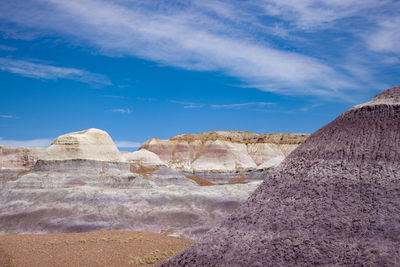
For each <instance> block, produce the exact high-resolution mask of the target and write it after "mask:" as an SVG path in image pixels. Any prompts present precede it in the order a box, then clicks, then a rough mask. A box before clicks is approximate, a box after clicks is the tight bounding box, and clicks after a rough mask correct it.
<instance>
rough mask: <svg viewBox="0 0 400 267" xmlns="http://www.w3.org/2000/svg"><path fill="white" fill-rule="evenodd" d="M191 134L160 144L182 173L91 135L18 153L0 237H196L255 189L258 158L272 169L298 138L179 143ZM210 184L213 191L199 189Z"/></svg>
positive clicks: (102, 135) (1, 206)
mask: <svg viewBox="0 0 400 267" xmlns="http://www.w3.org/2000/svg"><path fill="white" fill-rule="evenodd" d="M193 136H196V135H187V136H178V137H175V139H176V140H174V141H172V142H176V145H175V148H174V147H172V146H170V145H169V143H168V144H167V147H168V148H171V147H172V149H175V152H176V151H178V150H179V149H180V147H183V151H182V154H179V153H175V152H174V153H175V154H174V155H179V157H181V161H186V162H190V161H193V162H191V163H190V164H187V166H188V168H189V171H186V170H185V169H179V168H178V169H177V168H171V167H177V166H181V165H179V164H181V163H179V164H171V161H167V162H165V161H164V160H163V159H160V154H157V153H154V152H152V151H149V150H147V149H145V148H144V147H142V148H141V149H140V150H139V151H136V152H133V153H130V152H120V151H118V148H117V147H116V146H115V144H114V142H113V141H112V139H111V137H110V136H109V135H108V134H107V133H106V132H104V131H101V130H98V129H89V130H85V131H81V132H75V133H70V134H65V135H62V136H60V137H58V138H56V139H55V140H54V141H53V143H52V144H51V146H50V147H49V148H47V149H43V150H42V153H38V154H34V155H35V156H29V155H33V154H32V153H33V152H31V150H18V149H17V150H16V151H26V152H24V153H25V154H26V153H27V155H28V156H27V157H25V158H24V157H22V159H23V160H20V159H19V160H18V164H17V165H23V164H25V165H26V166H28V167H29V168H28V169H27V171H25V172H23V173H20V175H16V176H13V177H12V178H10V177H9V176H7V177H8V178H4V179H1V180H0V183H1V184H0V233H21V232H25V233H55V232H74V231H92V230H100V229H104V230H106V229H132V230H146V231H153V232H163V233H168V234H175V235H180V234H182V235H185V236H187V237H190V238H198V237H199V236H201V235H202V234H204V233H205V232H207V231H208V230H209V229H210V228H211V227H213V226H214V225H216V224H218V223H220V222H221V221H222V220H223V218H224V217H225V216H226V215H227V214H229V213H231V212H232V211H233V210H234V209H235V208H237V207H238V206H239V204H240V203H242V202H243V201H244V200H246V198H247V197H248V196H249V195H250V193H251V192H253V190H254V189H255V188H256V187H257V186H258V185H259V184H260V183H261V181H262V178H263V175H264V174H263V170H261V169H257V166H258V165H260V164H266V163H268V162H269V161H268V160H267V161H265V160H264V159H271V160H273V161H274V164H277V162H279V161H280V160H281V157H284V156H285V155H287V153H289V151H290V150H291V149H293V147H294V146H297V145H298V142H301V141H302V140H303V139H304V136H302V137H300V138H298V136H296V135H293V136H292V135H290V134H284V135H282V136H280V135H278V134H276V135H264V137H262V135H254V134H251V133H239V132H217V133H207V134H201V135H199V136H200V139H201V138H203V137H204V136H206V137H207V138H208V139H209V140H208V141H205V142H203V141H201V140H199V141H196V140H193V142H191V141H190V142H186V141H182V140H180V138H183V139H186V138H193ZM232 138H233V139H232ZM260 138H264V139H260ZM194 139H199V137H195V138H194ZM258 139H260V142H259V141H257V140H258ZM292 139H293V140H292ZM261 140H264V141H265V142H264V143H263V142H261ZM288 140H291V141H288ZM197 143H198V146H197V147H196V146H195V147H194V148H193V156H190V157H189V160H186V159H184V157H185V155H187V154H188V153H189V152H188V150H187V148H188V147H190V146H193V145H194V144H197ZM8 149H9V148H8ZM32 151H33V150H32ZM19 153H20V154H21V155H22V154H23V153H22V152H19ZM190 153H192V152H190ZM190 153H189V154H190ZM14 154H15V153H14ZM25 154H24V155H25ZM18 155H19V154H18ZM161 155H162V153H161ZM277 155H278V156H277ZM18 157H19V158H21V156H18ZM179 157H178V158H179ZM182 157H183V158H182ZM191 157H197V158H196V160H193V158H191ZM4 159H8V158H3V160H4ZM190 159H191V160H190ZM209 161H212V163H211V164H210V162H209ZM7 162H8V163H7V165H8V166H11V165H12V164H11V165H10V162H12V160H9V159H8V161H7ZM21 162H25V163H23V164H22V163H21ZM182 164H183V165H184V164H186V163H182ZM274 164H270V165H268V168H269V167H270V166H274ZM14 165H15V164H14ZM193 166H194V169H195V170H198V173H199V172H200V171H201V172H202V173H200V174H202V175H200V176H197V174H198V173H194V172H193V171H192V169H191V168H192V167H193ZM28 170H29V171H28ZM215 184H220V185H218V186H205V185H215Z"/></svg>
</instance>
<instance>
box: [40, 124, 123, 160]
mask: <svg viewBox="0 0 400 267" xmlns="http://www.w3.org/2000/svg"><path fill="white" fill-rule="evenodd" d="M40 159H42V160H72V159H85V160H97V161H121V154H120V152H119V150H118V148H117V146H116V145H115V144H114V142H113V140H112V139H111V137H110V136H109V135H108V133H106V132H105V131H102V130H98V129H88V130H85V131H81V132H75V133H69V134H65V135H61V136H60V137H58V138H56V139H55V140H54V141H53V143H52V144H51V146H50V147H49V148H47V149H46V152H45V153H44V154H43V155H42V156H41V157H40Z"/></svg>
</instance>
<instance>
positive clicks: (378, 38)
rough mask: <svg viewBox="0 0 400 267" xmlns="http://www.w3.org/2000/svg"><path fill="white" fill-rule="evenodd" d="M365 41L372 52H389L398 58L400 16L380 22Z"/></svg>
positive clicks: (399, 52)
mask: <svg viewBox="0 0 400 267" xmlns="http://www.w3.org/2000/svg"><path fill="white" fill-rule="evenodd" d="M399 8H400V5H399ZM366 39H367V42H368V45H369V47H370V48H371V49H372V50H375V51H383V52H391V53H394V54H396V55H398V56H400V16H397V17H392V18H388V19H385V20H384V21H382V22H381V23H380V24H379V27H378V29H377V30H376V31H374V32H372V33H371V34H368V35H367V36H366ZM395 63H396V62H395Z"/></svg>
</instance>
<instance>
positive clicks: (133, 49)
mask: <svg viewBox="0 0 400 267" xmlns="http://www.w3.org/2000/svg"><path fill="white" fill-rule="evenodd" d="M239 2H240V1H239ZM239 2H237V1H235V4H237V3H239ZM259 2H260V3H261V4H263V3H264V2H263V1H259ZM294 2H295V1H291V3H292V4H293V3H294ZM42 3H45V4H42ZM196 3H197V5H191V4H190V3H188V4H185V3H182V5H181V6H183V8H176V7H177V6H176V5H175V6H174V5H173V4H171V5H170V6H169V5H168V4H166V2H163V3H158V2H157V3H156V2H154V1H146V2H135V1H133V2H132V1H130V2H123V1H112V2H111V1H104V0H87V1H83V2H82V1H78V0H70V1H61V0H45V1H42V2H36V1H32V2H30V1H29V3H26V1H18V0H17V1H13V4H12V5H11V4H10V2H9V3H8V5H4V6H3V7H4V8H7V9H8V10H7V12H2V14H1V15H0V17H3V19H6V20H8V21H12V22H13V23H17V24H20V25H21V24H22V25H26V26H29V27H33V28H34V29H40V30H41V31H43V32H45V31H47V32H48V33H49V34H57V35H67V36H73V37H74V40H75V42H76V41H77V40H79V41H81V42H87V43H90V44H91V45H93V46H95V47H97V48H98V49H99V51H100V52H101V53H103V54H105V55H120V56H135V57H141V58H145V59H149V60H153V61H156V62H159V63H162V64H165V65H169V66H176V67H181V68H184V69H189V70H199V71H218V72H222V73H224V74H226V75H230V76H233V77H236V78H238V79H239V80H240V81H242V82H243V83H244V84H247V85H254V87H255V88H258V89H260V90H264V91H272V92H277V93H284V94H316V95H321V94H322V95H335V93H336V91H337V89H338V88H345V89H351V88H353V87H354V86H355V83H354V81H352V79H351V78H349V77H348V76H346V74H344V73H341V71H340V70H338V69H336V68H335V66H333V65H330V64H328V63H327V62H325V61H324V60H321V59H318V58H314V57H311V56H309V55H305V54H300V53H296V52H288V51H283V50H279V49H276V48H274V47H272V46H271V45H270V44H269V43H268V42H265V41H262V40H259V39H258V38H257V37H256V36H251V35H249V34H248V32H249V31H248V30H247V29H246V27H244V28H243V29H237V28H236V24H235V23H234V22H232V21H235V20H239V19H240V18H241V17H242V18H243V17H246V16H242V15H243V12H237V11H235V8H232V7H231V5H230V4H229V2H225V3H224V2H222V1H216V2H212V3H208V4H207V3H206V4H204V3H203V4H199V3H200V2H196ZM245 3H246V4H247V5H250V6H256V5H254V4H252V2H251V1H250V2H248V1H245ZM271 3H273V4H274V6H273V7H274V8H275V9H274V10H275V11H273V10H272V7H271V8H270V9H268V8H267V9H268V10H272V11H271V12H270V13H271V14H272V13H274V14H276V15H279V14H280V13H278V11H279V10H281V8H280V7H279V6H278V4H277V1H275V2H271ZM264 4H265V6H267V4H266V3H264ZM26 5H29V8H21V7H22V6H24V7H25V6H26ZM241 5H245V4H241ZM293 5H294V4H293ZM360 5H362V4H361V3H360ZM10 6H11V7H10ZM181 6H180V7H181ZM199 6H202V7H203V8H205V9H207V10H208V11H207V12H201V10H202V9H201V8H198V7H199ZM258 8H259V9H260V6H258ZM299 8H302V7H299ZM236 9H237V7H236ZM210 10H211V11H212V12H210ZM243 10H245V8H244V9H243ZM276 10H278V11H276ZM301 10H302V9H301ZM28 11H29V12H28ZM317 11H318V10H317ZM282 12H283V11H282ZM304 12H305V11H304ZM307 12H308V11H307ZM211 13H213V14H216V15H212V14H211ZM48 14H51V16H50V15H48ZM210 14H211V15H210ZM238 14H239V15H241V16H239V15H238ZM282 14H283V13H282ZM307 14H308V13H307ZM247 17H251V16H247ZM303 17H304V16H303ZM221 18H222V19H221ZM224 18H226V19H230V23H226V22H225V19H224ZM246 23H247V22H246ZM246 23H244V25H247V24H246ZM252 23H253V22H252ZM257 23H260V22H257ZM253 24H254V25H255V24H256V22H254V23H253ZM267 26H268V27H265V28H266V29H271V27H275V26H276V25H275V26H274V25H267ZM271 32H273V31H271ZM280 33H281V34H285V32H284V31H283V29H281V30H280Z"/></svg>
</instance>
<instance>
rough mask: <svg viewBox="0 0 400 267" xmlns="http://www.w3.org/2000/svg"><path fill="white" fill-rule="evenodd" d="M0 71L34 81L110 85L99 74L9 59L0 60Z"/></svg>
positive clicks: (104, 77) (108, 81) (109, 82)
mask: <svg viewBox="0 0 400 267" xmlns="http://www.w3.org/2000/svg"><path fill="white" fill-rule="evenodd" d="M0 70H2V71H7V72H11V73H14V74H17V75H21V76H25V77H30V78H35V79H45V80H57V79H68V80H75V81H79V82H83V83H88V84H91V85H93V86H99V85H111V84H112V83H111V81H110V80H109V79H108V78H107V77H106V76H104V75H101V74H97V73H92V72H88V71H85V70H81V69H75V68H65V67H57V66H52V65H47V64H41V63H35V62H30V61H25V60H17V59H11V58H0Z"/></svg>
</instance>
